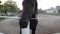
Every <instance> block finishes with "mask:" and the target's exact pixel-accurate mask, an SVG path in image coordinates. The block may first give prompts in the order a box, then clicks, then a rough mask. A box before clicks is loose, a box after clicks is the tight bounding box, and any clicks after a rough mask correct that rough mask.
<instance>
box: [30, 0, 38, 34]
mask: <svg viewBox="0 0 60 34" xmlns="http://www.w3.org/2000/svg"><path fill="white" fill-rule="evenodd" d="M36 15H37V0H35V10H34V14H33V15H32V18H36ZM37 24H38V20H37V19H31V20H30V29H31V30H32V34H35V31H36V26H37Z"/></svg>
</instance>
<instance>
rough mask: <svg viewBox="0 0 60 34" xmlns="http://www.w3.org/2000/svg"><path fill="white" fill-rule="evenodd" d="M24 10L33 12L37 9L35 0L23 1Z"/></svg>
mask: <svg viewBox="0 0 60 34" xmlns="http://www.w3.org/2000/svg"><path fill="white" fill-rule="evenodd" d="M23 10H24V11H26V12H28V13H30V12H31V13H32V12H33V11H34V10H35V2H34V1H33V0H25V1H23Z"/></svg>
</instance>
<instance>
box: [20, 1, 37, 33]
mask: <svg viewBox="0 0 60 34" xmlns="http://www.w3.org/2000/svg"><path fill="white" fill-rule="evenodd" d="M22 5H23V13H22V17H21V19H20V20H19V24H20V29H21V28H27V26H28V21H30V29H31V30H32V34H35V30H36V26H37V24H38V20H37V19H32V18H36V15H37V0H23V4H22ZM20 31H21V30H20ZM20 34H21V32H20Z"/></svg>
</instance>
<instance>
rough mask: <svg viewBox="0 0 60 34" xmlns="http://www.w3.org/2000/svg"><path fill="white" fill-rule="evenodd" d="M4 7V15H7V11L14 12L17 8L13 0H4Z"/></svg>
mask: <svg viewBox="0 0 60 34" xmlns="http://www.w3.org/2000/svg"><path fill="white" fill-rule="evenodd" d="M4 7H5V13H6V15H7V12H15V13H16V12H17V11H18V9H19V8H18V7H17V5H16V3H15V2H14V1H6V2H5V3H4Z"/></svg>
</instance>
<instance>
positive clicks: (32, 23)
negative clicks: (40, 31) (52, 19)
mask: <svg viewBox="0 0 60 34" xmlns="http://www.w3.org/2000/svg"><path fill="white" fill-rule="evenodd" d="M37 24H38V20H37V19H32V20H30V29H31V30H32V34H35V31H36V26H37Z"/></svg>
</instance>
